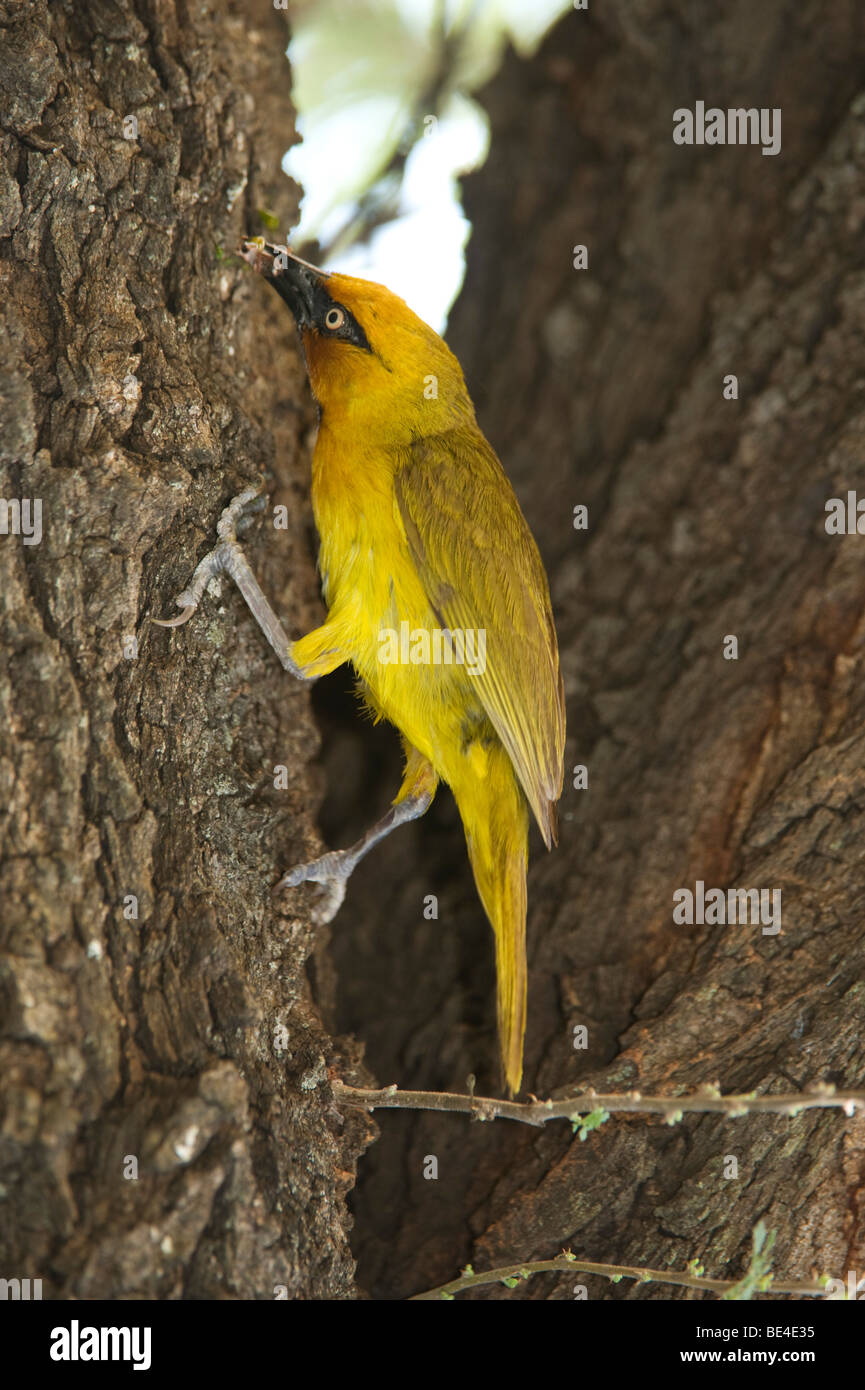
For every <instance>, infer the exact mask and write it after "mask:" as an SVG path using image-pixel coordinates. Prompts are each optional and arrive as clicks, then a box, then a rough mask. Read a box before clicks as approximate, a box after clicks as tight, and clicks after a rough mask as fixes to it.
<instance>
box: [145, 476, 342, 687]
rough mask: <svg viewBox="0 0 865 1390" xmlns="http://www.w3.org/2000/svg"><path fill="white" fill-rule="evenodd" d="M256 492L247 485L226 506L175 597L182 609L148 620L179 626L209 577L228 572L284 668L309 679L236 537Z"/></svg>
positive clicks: (189, 614)
mask: <svg viewBox="0 0 865 1390" xmlns="http://www.w3.org/2000/svg"><path fill="white" fill-rule="evenodd" d="M259 495H260V489H259V488H257V487H248V488H247V489H246V490H245V491H244V492H241V493H240V495H239V496H237V497H235V498H234V500H233V501H232V502H230V503H229V505H228V506H227V507H226V508H225V511H224V512H223V513H222V516H221V517H220V518H219V522H218V524H217V527H216V534H217V536H218V537H219V544H218V545H216V546H214V548H213V550H211V551H210V553H209V554H207V555H205V557H204V559H203V560H202V561H201V563H200V564H199V565H198V567H197V569H196V571H195V573H194V575H193V576H192V580H191V582H190V584H189V587H188V588H186V589H184V591H183V593H182V594H178V596H177V598H176V600H175V602H176V604H177V607H178V608H180V609H182V610H183V611H182V612H181V613H178V615H177V617H176V618H153V619H151V621H152V622H154V623H158V624H159V626H160V627H181V626H182V625H183V623H187V622H189V619H190V618H191V617H192V615H193V613H194V612H195V610H196V608H197V607H198V605H199V603H200V602H201V598H202V595H203V594H204V591H205V589H206V588H207V586H208V584H209V583H210V581H211V579H215V578H216V576H217V575H220V574H227V575H229V576H230V578H231V579H233V580H234V582H235V584H236V585H237V587H238V589H239V590H240V592H241V594H242V595H243V597H244V598H245V600H246V604H247V607H248V608H249V611H250V613H251V614H252V616H253V617H254V619H255V621H256V622H257V623H258V626H259V627H260V628H261V630H262V632H263V633H264V635H265V637H266V638H267V640H268V642H269V643H270V645H271V646H272V647H273V650H274V651H275V652H276V655H277V656H278V657H279V660H280V662H281V663H282V665H283V666H284V667H285V669H286V671H288V672H289V673H290V674H291V675H292V676H295V677H296V678H297V680H309V679H311V678H310V677H309V676H306V675H304V673H303V671H302V670H301V668H300V667H299V666H298V664H297V662H296V661H294V660H293V659H292V656H291V645H292V644H291V641H290V639H289V638H288V636H287V635H286V632H285V630H284V628H283V626H282V624H281V622H280V621H279V618H278V617H277V616H276V614H275V613H274V611H273V609H272V608H271V606H270V604H269V603H268V601H267V599H266V597H265V595H264V592H263V590H262V588H261V585H260V584H259V582H258V580H257V579H256V577H255V575H254V574H253V572H252V570H251V568H250V565H249V561H248V560H247V558H246V556H245V555H244V553H243V550H242V549H241V546H240V542H239V541H238V539H237V522H238V519H239V517H240V516H241V514H242V513H243V511H244V510H245V509H246V507H247V506H248V505H249V503H250V502H252V501H253V500H254V499H255V498H256V497H258V496H259ZM312 679H314V677H313V678H312Z"/></svg>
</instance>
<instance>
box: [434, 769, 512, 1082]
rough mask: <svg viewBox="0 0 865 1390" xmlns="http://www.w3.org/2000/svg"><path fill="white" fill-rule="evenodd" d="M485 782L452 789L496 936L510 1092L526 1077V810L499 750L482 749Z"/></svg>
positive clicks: (504, 1062)
mask: <svg viewBox="0 0 865 1390" xmlns="http://www.w3.org/2000/svg"><path fill="white" fill-rule="evenodd" d="M484 758H485V761H486V768H485V773H486V775H485V776H484V777H482V778H479V777H477V776H476V775H475V776H473V777H471V779H467V780H466V782H465V783H464V784H463V785H462V786H455V787H452V790H453V792H454V796H455V798H456V802H457V806H458V807H459V811H460V815H461V817H462V822H463V827H464V829H465V833H466V843H467V844H468V851H469V859H470V860H471V866H472V870H473V872H474V876H475V883H476V885H477V890H478V894H479V896H480V899H481V902H482V903H483V905H484V910H485V912H486V914H487V916H488V917H489V919H490V922H491V923H492V928H493V931H494V933H495V938H496V984H497V1003H498V1009H497V1012H498V1027H499V1047H500V1049H501V1057H502V1066H503V1068H504V1073H505V1081H506V1082H507V1087H508V1091H509V1092H510V1094H511V1095H515V1094H516V1092H517V1091H518V1090H519V1089H520V1081H521V1080H522V1075H523V1038H524V1036H525V1031H526V864H527V860H528V836H529V822H528V808H527V805H526V799H525V797H524V795H523V792H522V789H521V788H520V786H519V783H518V782H517V779H516V776H515V775H514V770H513V766H512V764H511V760H510V758H509V757H508V755H507V753H506V752H505V750H504V748H502V747H501V746H498V747H492V748H489V747H488V748H486V749H484Z"/></svg>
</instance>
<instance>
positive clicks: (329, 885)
mask: <svg viewBox="0 0 865 1390" xmlns="http://www.w3.org/2000/svg"><path fill="white" fill-rule="evenodd" d="M432 799H433V792H432V791H424V792H421V793H419V794H417V795H414V796H407V797H405V798H404V799H403V800H402V801H397V802H394V804H393V805H392V806H391V808H390V810H389V811H388V812H387V814H386V815H384V816H382V818H381V820H380V821H376V823H375V825H374V826H373V827H372V828H371V829H370V830H368V831H367V832H366V834H365V835H361V837H360V839H359V840H358V841H357V843H356V844H353V845H351V846H350V848H349V849H334V850H331V851H330V853H329V854H323V855H322V856H321V858H320V859H313V860H311V861H310V863H308V864H295V866H294V868H293V869H289V870H288V872H287V873H285V874H283V876H282V878H281V879H280V880H279V883H278V884H277V885H276V887H277V889H279V888H296V887H297V886H298V884H300V883H320V884H321V885H322V887H323V888H324V890H325V892H324V894H323V895H322V903H321V906H320V908H319V912H318V915H319V917H321V918H322V920H324V921H326V922H329V921H330V920H331V918H332V917H334V916H335V915H336V913H337V912H338V911H339V908H340V907H341V905H342V900H343V898H344V897H345V887H346V884H347V882H348V880H349V879H350V877H351V875H352V874H353V873H354V871H355V869H356V868H357V866H358V864H359V863H360V861H361V859H363V857H364V855H365V854H369V851H370V850H371V849H372V848H373V846H375V845H377V844H378V843H379V841H381V840H383V839H384V838H385V836H386V835H389V834H390V833H391V831H392V830H396V828H397V826H400V825H406V824H407V823H408V822H409V821H413V820H417V818H418V816H422V815H423V813H424V811H426V810H427V808H428V806H429V804H430V802H431V801H432Z"/></svg>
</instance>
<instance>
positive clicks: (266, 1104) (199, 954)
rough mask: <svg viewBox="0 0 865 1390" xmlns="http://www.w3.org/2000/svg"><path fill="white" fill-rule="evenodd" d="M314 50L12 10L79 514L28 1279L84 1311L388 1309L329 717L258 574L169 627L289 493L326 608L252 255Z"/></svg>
mask: <svg viewBox="0 0 865 1390" xmlns="http://www.w3.org/2000/svg"><path fill="white" fill-rule="evenodd" d="M286 38H287V34H286V30H285V25H284V22H283V17H282V16H280V14H279V13H278V12H277V11H276V10H275V9H274V7H273V5H272V4H271V3H270V0H255V3H253V4H250V3H248V0H243V2H242V3H241V0H236V2H235V3H223V4H220V5H217V6H215V7H201V6H192V7H190V6H186V5H180V4H175V3H173V0H138V3H133V0H89V2H82V3H80V4H77V5H75V6H71V5H62V6H61V5H55V4H48V3H45V0H29V3H26V4H24V5H20V4H18V3H16V0H12V3H0V50H2V51H0V67H2V70H3V72H4V87H5V88H6V90H11V93H12V95H11V98H10V99H9V100H8V101H7V102H5V103H4V104H5V115H4V117H3V127H2V143H0V155H2V159H0V237H2V241H0V256H2V259H0V275H2V304H3V313H2V324H0V333H2V347H0V364H2V432H0V451H2V459H0V462H2V466H3V470H4V472H3V480H2V488H3V496H4V498H5V499H6V501H7V502H9V501H10V500H13V501H17V502H20V501H21V500H22V499H29V500H30V501H31V502H34V501H36V500H37V499H38V500H39V501H41V506H42V537H41V540H40V541H39V543H32V544H31V543H28V541H27V540H25V537H24V536H23V535H14V534H9V535H3V536H0V563H2V568H3V578H2V591H0V600H2V613H3V639H2V640H3V647H4V661H3V668H2V695H0V700H2V710H3V716H2V731H3V734H2V736H3V744H2V754H0V759H2V760H0V767H2V788H3V795H2V810H0V814H2V828H3V843H2V866H0V875H2V878H0V896H2V927H3V943H4V950H5V952H6V955H5V959H4V963H3V966H2V971H3V987H2V1001H3V1010H2V1012H3V1019H4V1033H5V1041H4V1042H3V1044H2V1055H0V1072H2V1076H3V1083H4V1084H3V1090H4V1095H5V1104H4V1108H3V1120H2V1144H0V1167H2V1174H0V1180H2V1183H3V1201H2V1204H0V1212H2V1216H0V1221H2V1227H0V1230H2V1238H0V1246H2V1264H0V1273H2V1274H3V1275H4V1276H7V1277H14V1276H18V1277H21V1278H26V1277H35V1278H42V1280H43V1294H44V1296H45V1297H46V1298H47V1297H55V1298H78V1299H83V1298H99V1297H121V1298H132V1297H135V1298H145V1297H146V1298H175V1297H187V1298H233V1297H243V1298H268V1299H269V1298H273V1297H274V1296H275V1294H274V1290H275V1289H284V1290H285V1291H286V1293H287V1296H288V1297H294V1298H322V1297H331V1298H333V1297H337V1298H339V1297H348V1296H351V1294H352V1274H353V1264H352V1259H351V1254H350V1250H349V1247H348V1240H347V1231H348V1228H349V1225H350V1221H349V1218H348V1215H347V1212H346V1207H345V1200H344V1199H345V1193H346V1190H347V1188H348V1187H349V1186H350V1184H351V1182H352V1180H353V1169H354V1164H355V1161H356V1158H357V1155H358V1153H359V1152H360V1151H361V1149H362V1147H363V1146H364V1144H365V1143H366V1141H367V1137H368V1135H369V1133H370V1125H369V1123H368V1121H366V1120H365V1119H364V1118H363V1117H358V1116H356V1115H352V1116H350V1117H349V1118H348V1120H347V1122H346V1123H345V1124H343V1119H342V1116H341V1115H340V1114H339V1113H338V1112H337V1111H336V1110H335V1108H334V1106H333V1103H332V1096H331V1093H330V1088H329V1085H328V1067H329V1066H330V1065H331V1064H334V1065H336V1066H337V1067H338V1069H339V1071H340V1073H341V1074H343V1073H344V1072H345V1069H346V1068H348V1070H349V1071H351V1070H352V1066H353V1045H352V1046H350V1047H349V1048H348V1050H346V1048H344V1047H342V1046H341V1045H340V1044H339V1043H338V1042H336V1041H334V1040H333V1039H331V1038H329V1037H328V1036H327V1034H326V1032H325V1031H324V1029H323V1027H322V1024H321V1021H320V1018H319V1014H318V1011H317V1008H316V1007H315V1005H314V1004H313V1002H312V1000H311V997H310V992H309V988H308V985H307V983H306V978H305V962H306V959H307V957H308V955H309V953H310V950H311V948H312V945H313V941H314V939H315V928H314V927H313V925H312V923H311V920H310V917H309V915H308V911H307V908H306V904H307V903H308V902H309V901H310V899H307V898H301V897H299V896H298V895H295V896H294V897H293V898H292V897H290V896H281V897H279V898H275V897H274V896H273V894H272V888H271V885H272V884H273V883H274V881H275V878H276V875H277V873H278V872H279V870H280V869H281V868H285V867H286V866H287V865H288V864H290V863H292V862H294V861H295V860H296V859H298V858H303V857H305V856H306V857H308V853H309V851H311V850H313V849H314V848H315V846H316V844H317V839H316V834H315V831H314V814H315V799H314V794H313V793H314V787H313V781H312V778H311V776H310V772H309V766H308V763H309V758H310V756H311V754H312V753H314V750H315V744H316V737H317V736H316V732H315V725H314V721H313V718H312V715H311V712H310V706H309V702H308V695H307V693H306V692H305V690H304V689H302V688H299V687H296V686H295V685H294V684H293V683H292V682H291V681H290V680H288V678H287V677H286V676H285V675H284V673H283V672H282V671H281V669H280V668H279V666H278V665H277V663H276V662H275V660H274V658H273V655H272V653H271V652H270V650H269V649H268V648H267V647H266V646H265V644H264V642H263V640H262V639H261V637H260V634H259V633H258V630H257V629H256V628H255V626H254V624H253V622H252V620H251V618H250V616H249V614H248V613H247V611H246V610H245V608H244V606H243V603H242V600H241V599H240V597H239V595H237V594H236V593H235V592H234V591H233V590H232V589H231V586H230V585H227V586H223V595H222V601H221V602H220V601H219V600H218V598H217V597H215V596H210V597H207V598H206V599H205V601H204V604H203V606H202V608H201V609H200V610H199V614H198V615H197V616H196V617H195V619H194V620H193V621H192V622H191V623H190V624H189V625H188V626H187V627H185V628H182V629H180V630H179V631H178V632H173V633H172V632H169V631H166V630H163V629H160V628H155V627H153V626H152V625H151V624H150V623H149V621H148V619H149V617H150V616H151V615H164V614H166V613H169V612H171V611H173V608H172V605H173V598H174V596H175V594H176V593H177V592H178V591H179V590H180V589H182V588H183V587H184V586H185V585H186V583H187V582H188V579H189V577H190V575H191V572H192V569H193V568H194V565H195V563H196V561H197V559H198V558H199V557H200V555H201V554H203V553H204V551H205V550H207V549H209V548H210V546H211V545H212V544H213V540H214V526H215V522H216V520H217V518H218V516H219V513H220V511H221V509H222V507H223V506H224V505H225V503H226V502H227V501H228V500H229V499H230V497H231V496H232V495H233V494H234V493H236V492H237V491H239V490H240V489H241V488H242V487H244V486H245V485H247V484H249V483H250V481H255V480H257V479H259V478H261V477H262V476H264V477H265V480H266V482H267V485H268V488H269V491H270V493H271V495H272V497H273V500H275V501H277V502H282V503H287V504H288V514H289V527H288V529H287V530H286V529H283V530H277V529H274V527H273V526H272V525H271V524H270V520H269V519H268V520H265V522H264V524H261V523H260V522H259V524H258V526H257V527H256V528H255V529H254V530H253V531H252V532H251V533H250V534H251V536H252V541H251V556H252V559H253V563H254V564H255V567H256V569H257V571H258V572H259V574H260V575H261V577H262V582H263V584H264V585H265V587H266V588H267V590H268V592H269V593H270V594H271V595H272V596H273V599H274V602H275V603H276V605H277V607H278V608H280V609H281V611H282V612H283V613H285V614H287V615H288V614H290V618H289V619H288V622H289V625H290V626H291V627H292V628H293V630H294V631H295V632H296V633H298V634H299V633H300V632H302V631H304V630H307V629H308V628H309V627H311V626H313V625H314V623H315V622H316V621H317V620H319V614H320V601H319V598H318V586H317V581H316V578H315V573H314V543H313V537H312V534H311V520H310V514H309V509H308V505H307V502H306V497H307V489H308V457H307V452H308V451H307V448H306V441H307V437H308V434H309V430H310V426H311V424H312V414H311V408H310V402H309V395H308V391H307V388H306V385H305V378H304V372H303V369H302V366H301V364H300V363H299V361H298V356H297V351H296V340H295V337H294V332H293V328H292V325H291V321H290V317H289V316H288V315H287V314H286V313H285V312H284V311H283V310H281V308H280V306H279V304H278V303H277V302H276V300H275V297H273V296H271V295H270V294H269V292H268V291H267V287H266V286H264V285H262V284H259V283H258V282H257V281H255V280H254V278H253V277H252V276H251V275H250V274H249V273H248V272H247V271H246V268H245V267H242V266H240V265H239V263H238V262H237V261H236V260H229V259H227V258H226V259H221V258H220V251H219V249H218V248H221V247H224V248H225V250H226V252H227V253H230V252H233V250H234V249H235V246H236V244H237V242H238V240H239V239H240V237H241V236H244V235H248V234H251V233H254V232H257V231H260V230H262V226H261V222H260V218H259V215H258V214H259V210H260V209H266V210H269V211H270V212H272V213H273V214H274V215H276V216H278V218H279V225H280V227H281V228H285V227H288V226H290V225H291V222H292V220H293V219H294V216H295V213H296V196H295V191H294V190H293V189H292V186H291V185H290V184H289V182H288V181H287V180H286V179H285V177H284V176H283V175H282V174H281V171H280V161H281V158H282V155H283V153H284V151H285V149H286V148H287V146H288V145H289V144H291V143H292V141H293V125H292V109H291V106H290V102H289V96H288V91H289V69H288V65H287V62H286V60H285V56H284V54H285V44H286ZM33 515H34V513H33V512H32V511H31V513H30V516H31V518H32V517H33ZM10 516H12V520H13V522H14V516H13V514H12V513H10ZM25 517H26V509H25ZM37 539H38V537H37V536H36V534H35V532H34V534H33V535H32V536H31V537H30V538H29V540H30V541H36V540H37ZM279 765H282V766H284V767H286V768H287V770H288V778H287V782H288V790H287V791H285V790H279V789H278V787H277V786H275V775H274V769H275V767H277V766H279ZM284 781H285V779H283V783H284ZM277 1296H278V1295H277Z"/></svg>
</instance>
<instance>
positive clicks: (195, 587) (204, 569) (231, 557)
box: [151, 487, 263, 627]
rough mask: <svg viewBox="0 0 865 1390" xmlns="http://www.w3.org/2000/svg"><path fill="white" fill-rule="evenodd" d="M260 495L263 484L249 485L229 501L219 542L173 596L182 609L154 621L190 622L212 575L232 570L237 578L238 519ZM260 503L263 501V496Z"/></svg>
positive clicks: (161, 624)
mask: <svg viewBox="0 0 865 1390" xmlns="http://www.w3.org/2000/svg"><path fill="white" fill-rule="evenodd" d="M261 496H262V494H261V488H259V487H248V488H246V489H245V490H244V491H243V492H241V493H240V494H239V495H238V496H237V497H235V498H234V499H233V501H231V502H229V504H228V506H227V507H226V508H225V510H224V511H223V513H222V516H221V517H220V518H219V521H218V522H217V526H216V534H217V536H218V537H219V544H218V545H215V546H214V547H213V549H212V550H211V551H210V552H209V553H208V554H207V555H205V557H204V559H203V560H202V561H201V563H200V564H199V565H198V567H197V568H196V571H195V573H194V575H193V576H192V580H191V582H190V584H189V587H188V588H186V589H184V590H183V593H182V594H178V595H177V598H176V599H175V600H174V601H175V603H176V605H177V607H178V608H180V609H181V610H182V611H181V612H180V613H178V614H177V616H176V617H174V618H152V619H151V621H152V622H154V623H156V624H158V626H159V627H182V626H183V624H184V623H188V622H189V619H190V618H191V617H192V615H193V613H194V612H195V610H196V608H197V607H198V605H199V603H200V602H201V598H202V595H203V593H204V591H205V589H206V588H207V586H208V584H209V583H210V581H211V579H215V578H216V576H217V575H219V574H226V573H227V574H231V575H232V578H236V575H235V573H234V571H235V568H236V565H237V557H238V555H240V556H241V559H242V554H241V552H240V547H239V546H238V542H237V523H238V521H239V520H240V518H241V516H242V515H243V513H244V512H245V511H246V509H247V507H248V506H249V505H250V503H251V502H253V501H254V500H255V499H256V498H257V497H261ZM261 505H263V498H262V502H261Z"/></svg>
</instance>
